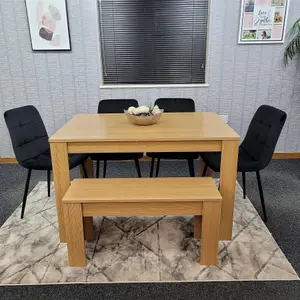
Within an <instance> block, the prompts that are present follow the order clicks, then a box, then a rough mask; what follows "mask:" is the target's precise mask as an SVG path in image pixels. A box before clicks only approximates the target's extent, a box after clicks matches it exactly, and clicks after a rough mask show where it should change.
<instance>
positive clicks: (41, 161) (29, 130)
mask: <svg viewBox="0 0 300 300" xmlns="http://www.w3.org/2000/svg"><path fill="white" fill-rule="evenodd" d="M4 119H5V122H6V125H7V128H8V131H9V134H10V138H11V141H12V146H13V149H14V152H15V156H16V159H17V161H18V162H19V164H20V165H21V166H22V167H24V168H26V169H28V173H27V179H26V184H25V191H24V196H23V205H22V212H21V218H22V219H23V216H24V211H25V206H26V200H27V194H28V187H29V181H30V177H31V171H32V170H44V171H47V183H48V197H50V172H51V170H52V164H51V155H50V145H49V142H48V134H47V131H46V128H45V125H44V123H43V120H42V118H41V116H40V114H39V112H38V111H37V109H36V108H35V107H34V106H32V105H28V106H23V107H19V108H15V109H11V110H8V111H6V112H5V113H4ZM87 157H88V155H81V154H71V155H69V166H70V169H73V168H75V167H77V166H78V165H80V164H83V162H84V160H85V159H86V158H87ZM83 169H84V167H83ZM84 170H85V169H84ZM84 172H85V176H86V171H84ZM86 177H87V176H86Z"/></svg>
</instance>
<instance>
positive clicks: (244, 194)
mask: <svg viewBox="0 0 300 300" xmlns="http://www.w3.org/2000/svg"><path fill="white" fill-rule="evenodd" d="M242 177H243V197H244V199H246V172H242Z"/></svg>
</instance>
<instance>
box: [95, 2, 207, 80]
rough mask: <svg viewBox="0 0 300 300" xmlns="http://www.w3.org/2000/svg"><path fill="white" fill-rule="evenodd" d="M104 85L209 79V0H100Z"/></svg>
mask: <svg viewBox="0 0 300 300" xmlns="http://www.w3.org/2000/svg"><path fill="white" fill-rule="evenodd" d="M98 7H99V23H100V24H99V25H100V44H101V56H102V71H103V83H104V84H202V83H205V60H206V36H207V19H208V0H98Z"/></svg>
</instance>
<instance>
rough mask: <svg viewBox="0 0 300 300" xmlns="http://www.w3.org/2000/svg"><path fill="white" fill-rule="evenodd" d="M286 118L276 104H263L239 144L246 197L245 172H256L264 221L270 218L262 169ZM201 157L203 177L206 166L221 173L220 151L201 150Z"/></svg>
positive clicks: (273, 148)
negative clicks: (265, 198) (266, 205)
mask: <svg viewBox="0 0 300 300" xmlns="http://www.w3.org/2000/svg"><path fill="white" fill-rule="evenodd" d="M286 117H287V115H286V113H285V112H283V111H282V110H279V109H277V108H275V107H272V106H268V105H262V106H260V107H259V108H258V110H257V111H256V113H255V115H254V117H253V119H252V121H251V123H250V126H249V128H248V131H247V134H246V137H245V139H244V140H243V142H242V144H241V145H240V147H239V158H238V172H242V177H243V192H244V195H243V196H244V198H246V172H256V177H257V183H258V189H259V195H260V199H261V204H262V209H263V217H264V221H267V214H266V207H265V201H264V195H263V190H262V184H261V179H260V173H259V172H260V171H261V170H263V169H264V168H266V167H267V166H268V164H269V163H270V161H271V159H272V156H273V153H274V150H275V147H276V144H277V141H278V138H279V136H280V133H281V130H282V128H283V126H284V123H285V120H286ZM200 156H201V157H202V159H203V161H204V163H205V167H204V170H203V174H202V175H203V176H205V174H206V171H207V167H209V168H211V169H212V170H213V171H215V172H220V162H221V154H220V153H217V152H216V153H214V152H213V153H200Z"/></svg>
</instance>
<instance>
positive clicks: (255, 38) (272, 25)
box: [239, 0, 289, 44]
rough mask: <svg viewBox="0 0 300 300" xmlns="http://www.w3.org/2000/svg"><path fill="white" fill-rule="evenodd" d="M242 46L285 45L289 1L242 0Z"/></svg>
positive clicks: (240, 35)
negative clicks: (257, 44)
mask: <svg viewBox="0 0 300 300" xmlns="http://www.w3.org/2000/svg"><path fill="white" fill-rule="evenodd" d="M241 3H242V8H241V21H240V32H239V43H240V44H256V43H261V44H264V43H283V42H284V36H285V25H286V18H287V12H288V5H289V0H241Z"/></svg>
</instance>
